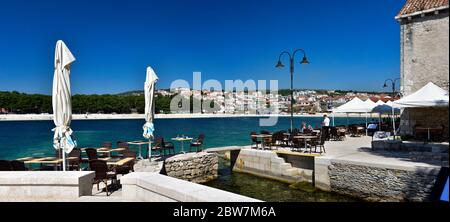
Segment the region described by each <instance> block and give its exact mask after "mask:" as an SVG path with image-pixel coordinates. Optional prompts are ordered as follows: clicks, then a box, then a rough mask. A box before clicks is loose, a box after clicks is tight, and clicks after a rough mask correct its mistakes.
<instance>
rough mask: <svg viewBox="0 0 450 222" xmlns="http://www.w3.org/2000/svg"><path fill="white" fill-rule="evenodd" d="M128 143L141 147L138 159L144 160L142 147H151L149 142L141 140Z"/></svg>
mask: <svg viewBox="0 0 450 222" xmlns="http://www.w3.org/2000/svg"><path fill="white" fill-rule="evenodd" d="M127 143H128V144H130V145H138V146H139V155H138V157H137V158H136V159H140V160H142V159H144V158H143V157H142V154H141V147H142V145H145V144H147V145H150V142H149V141H142V140H139V141H131V142H127Z"/></svg>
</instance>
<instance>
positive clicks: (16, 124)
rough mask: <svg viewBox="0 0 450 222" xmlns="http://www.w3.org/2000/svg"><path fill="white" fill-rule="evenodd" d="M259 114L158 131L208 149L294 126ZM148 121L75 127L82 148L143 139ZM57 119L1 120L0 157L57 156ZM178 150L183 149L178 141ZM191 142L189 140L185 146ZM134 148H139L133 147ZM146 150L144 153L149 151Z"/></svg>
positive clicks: (314, 120) (187, 122)
mask: <svg viewBox="0 0 450 222" xmlns="http://www.w3.org/2000/svg"><path fill="white" fill-rule="evenodd" d="M259 119H260V118H257V117H242V118H241V117H235V118H198V119H157V120H155V130H156V132H155V134H156V135H157V136H163V137H164V138H166V140H168V139H170V138H172V137H176V136H177V135H180V136H181V135H185V136H190V137H196V136H197V135H198V134H200V133H204V134H205V135H206V139H205V148H210V147H221V146H232V145H248V144H250V137H249V133H250V132H251V131H257V132H259V131H260V130H268V131H271V132H273V131H277V130H287V129H288V128H289V126H290V122H289V118H288V117H280V118H279V119H278V123H277V124H276V125H275V126H271V127H260V126H259ZM321 121H322V118H321V117H297V118H295V124H296V126H297V127H298V126H299V125H300V123H301V122H306V123H307V124H311V125H312V126H313V127H316V126H317V127H318V126H320V123H321ZM364 122H365V118H349V123H364ZM335 123H336V125H340V124H342V125H345V124H347V118H335ZM143 124H144V120H74V121H72V125H71V126H72V129H73V130H74V132H75V137H76V139H77V142H78V146H79V147H99V146H100V145H101V143H102V142H103V141H112V142H113V143H114V144H115V142H116V141H132V140H143V139H144V138H143V137H142V125H143ZM53 127H54V125H53V121H11V122H8V121H5V122H2V121H0V159H15V158H19V157H24V156H46V155H53V154H54V149H53V146H52V139H53V132H52V131H51V130H52V128H53ZM175 146H176V150H179V149H180V145H179V143H178V142H175ZM186 148H188V143H185V149H186ZM132 149H137V147H136V148H132ZM145 150H146V149H143V155H145V154H146V152H145Z"/></svg>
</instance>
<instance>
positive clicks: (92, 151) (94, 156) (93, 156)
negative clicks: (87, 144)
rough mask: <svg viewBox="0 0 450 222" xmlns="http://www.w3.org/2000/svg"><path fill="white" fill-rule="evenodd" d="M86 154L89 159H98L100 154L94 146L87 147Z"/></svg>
mask: <svg viewBox="0 0 450 222" xmlns="http://www.w3.org/2000/svg"><path fill="white" fill-rule="evenodd" d="M85 151H86V155H87V157H88V159H89V161H91V160H98V155H97V150H96V149H94V148H86V150H85Z"/></svg>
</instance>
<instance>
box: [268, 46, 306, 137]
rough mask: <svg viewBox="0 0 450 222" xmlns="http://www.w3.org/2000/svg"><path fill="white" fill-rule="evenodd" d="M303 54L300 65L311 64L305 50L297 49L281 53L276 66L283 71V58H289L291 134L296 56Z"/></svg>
mask: <svg viewBox="0 0 450 222" xmlns="http://www.w3.org/2000/svg"><path fill="white" fill-rule="evenodd" d="M299 51H300V52H302V53H303V58H302V60H301V61H300V64H302V65H306V64H309V61H308V58H306V53H305V50H303V49H296V50H294V52H292V53H289V52H288V51H283V52H281V53H280V55H279V56H278V63H277V65H276V66H275V67H276V68H279V69H282V68H283V67H284V65H283V63H282V62H281V57H282V56H283V55H285V54H286V55H288V56H289V64H290V65H289V71H290V73H291V132H293V130H294V89H293V84H294V83H293V79H294V64H295V55H296V54H297V52H299Z"/></svg>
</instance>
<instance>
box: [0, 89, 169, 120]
mask: <svg viewBox="0 0 450 222" xmlns="http://www.w3.org/2000/svg"><path fill="white" fill-rule="evenodd" d="M171 99H172V96H163V95H160V94H156V95H155V112H156V113H160V112H165V113H167V112H168V111H169V108H170V101H171ZM144 109H145V98H144V95H143V94H132V95H130V94H123V95H112V94H104V95H96V94H93V95H84V94H77V95H73V96H72V112H73V113H77V114H85V113H136V112H137V113H144ZM1 110H6V111H7V112H8V113H18V114H24V113H36V114H40V113H53V109H52V97H51V96H50V95H43V94H26V93H19V92H16V91H13V92H1V91H0V112H1Z"/></svg>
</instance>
